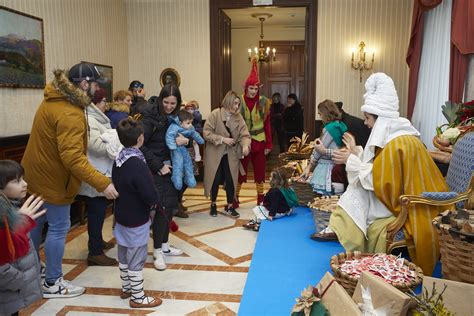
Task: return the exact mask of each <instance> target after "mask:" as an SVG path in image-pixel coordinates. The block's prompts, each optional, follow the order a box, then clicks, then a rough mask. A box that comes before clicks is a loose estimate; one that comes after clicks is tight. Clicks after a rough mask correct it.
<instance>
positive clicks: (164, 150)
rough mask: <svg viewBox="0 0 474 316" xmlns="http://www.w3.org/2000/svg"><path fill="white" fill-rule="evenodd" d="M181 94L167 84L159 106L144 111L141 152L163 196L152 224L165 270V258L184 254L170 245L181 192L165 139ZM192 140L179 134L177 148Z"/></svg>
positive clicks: (158, 264)
mask: <svg viewBox="0 0 474 316" xmlns="http://www.w3.org/2000/svg"><path fill="white" fill-rule="evenodd" d="M181 103H182V99H181V92H180V91H179V89H178V87H177V86H176V85H174V84H167V85H165V86H164V87H163V88H162V89H161V92H160V95H159V96H158V99H156V103H155V102H154V103H149V105H148V106H147V108H146V109H145V111H144V112H143V120H142V124H143V128H144V131H145V133H144V134H145V141H144V144H143V146H142V147H141V150H142V152H143V154H144V156H145V159H146V162H147V164H148V167H149V168H150V170H151V172H152V174H153V179H154V182H155V186H156V190H157V191H158V195H159V197H160V201H159V204H160V206H161V208H160V209H158V210H157V211H156V214H155V218H154V220H153V224H152V231H153V248H154V250H153V257H154V258H155V261H154V265H155V268H156V269H157V270H160V271H161V270H165V269H166V263H165V259H164V257H165V256H179V255H181V254H182V253H183V252H182V251H181V250H180V249H177V248H174V247H172V246H170V245H169V243H168V236H169V233H170V230H169V224H170V222H171V220H172V218H173V214H174V213H175V212H176V211H177V209H178V202H179V199H180V192H179V191H178V190H176V189H175V187H174V186H173V183H172V182H171V173H172V168H173V167H172V165H171V156H170V150H169V149H168V147H167V146H166V141H165V136H166V130H167V129H168V126H169V120H168V117H169V116H175V115H176V114H177V113H178V111H179V108H180V106H181ZM188 142H189V140H188V139H187V138H186V137H184V136H182V135H179V136H178V137H177V138H176V144H177V145H178V146H182V145H186V144H187V143H188Z"/></svg>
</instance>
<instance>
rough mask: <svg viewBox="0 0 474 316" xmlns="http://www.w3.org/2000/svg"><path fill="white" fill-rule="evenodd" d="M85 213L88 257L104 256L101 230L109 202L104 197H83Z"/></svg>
mask: <svg viewBox="0 0 474 316" xmlns="http://www.w3.org/2000/svg"><path fill="white" fill-rule="evenodd" d="M84 201H85V203H86V211H87V217H88V221H87V232H88V233H89V243H88V246H89V255H90V256H97V255H102V254H104V244H103V238H102V228H103V227H104V220H105V211H106V210H107V206H108V205H109V201H108V200H107V199H106V198H105V197H95V198H90V197H84Z"/></svg>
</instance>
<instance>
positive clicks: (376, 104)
mask: <svg viewBox="0 0 474 316" xmlns="http://www.w3.org/2000/svg"><path fill="white" fill-rule="evenodd" d="M365 90H366V92H365V94H364V105H362V107H361V108H360V110H361V111H362V112H366V113H370V114H375V115H377V116H381V117H387V118H398V117H399V116H400V113H399V112H398V95H397V90H395V85H394V84H393V80H392V78H390V77H389V76H387V75H386V74H384V73H382V72H378V73H375V74H372V75H371V76H370V77H369V78H368V79H367V81H366V82H365Z"/></svg>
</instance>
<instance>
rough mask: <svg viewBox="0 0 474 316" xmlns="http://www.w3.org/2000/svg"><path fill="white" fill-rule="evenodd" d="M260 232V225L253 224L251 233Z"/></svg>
mask: <svg viewBox="0 0 474 316" xmlns="http://www.w3.org/2000/svg"><path fill="white" fill-rule="evenodd" d="M259 230H260V224H259V223H255V226H254V227H253V231H254V232H258V231H259Z"/></svg>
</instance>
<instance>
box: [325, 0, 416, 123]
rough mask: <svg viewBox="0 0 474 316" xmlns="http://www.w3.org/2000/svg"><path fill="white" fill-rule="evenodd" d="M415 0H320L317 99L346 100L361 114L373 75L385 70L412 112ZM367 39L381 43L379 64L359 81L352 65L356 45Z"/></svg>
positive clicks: (370, 44)
mask: <svg viewBox="0 0 474 316" xmlns="http://www.w3.org/2000/svg"><path fill="white" fill-rule="evenodd" d="M412 6H413V1H412V0H357V1H354V0H319V1H318V28H317V29H318V34H317V37H318V38H317V63H316V103H319V102H320V101H323V100H324V99H332V100H335V101H343V102H344V109H345V110H346V111H347V112H349V113H352V114H354V115H359V116H361V112H360V106H361V105H362V101H363V100H362V96H363V94H364V92H365V89H364V82H365V79H367V77H368V75H369V74H370V73H372V72H373V71H375V72H379V71H381V72H385V73H387V74H388V75H389V76H390V77H392V79H393V81H394V82H395V86H396V88H397V91H398V97H399V99H400V112H401V114H402V115H403V116H405V115H406V108H407V95H408V66H407V64H406V62H405V58H406V53H407V48H408V41H409V36H410V27H411V17H412ZM360 41H364V42H365V43H366V45H367V46H368V47H369V48H370V47H372V48H375V49H376V52H375V64H374V69H373V70H372V71H369V72H366V73H365V74H364V77H363V79H362V83H361V82H359V71H356V70H353V69H351V66H350V63H351V60H350V58H351V48H352V47H356V46H358V44H359V42H360Z"/></svg>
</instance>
